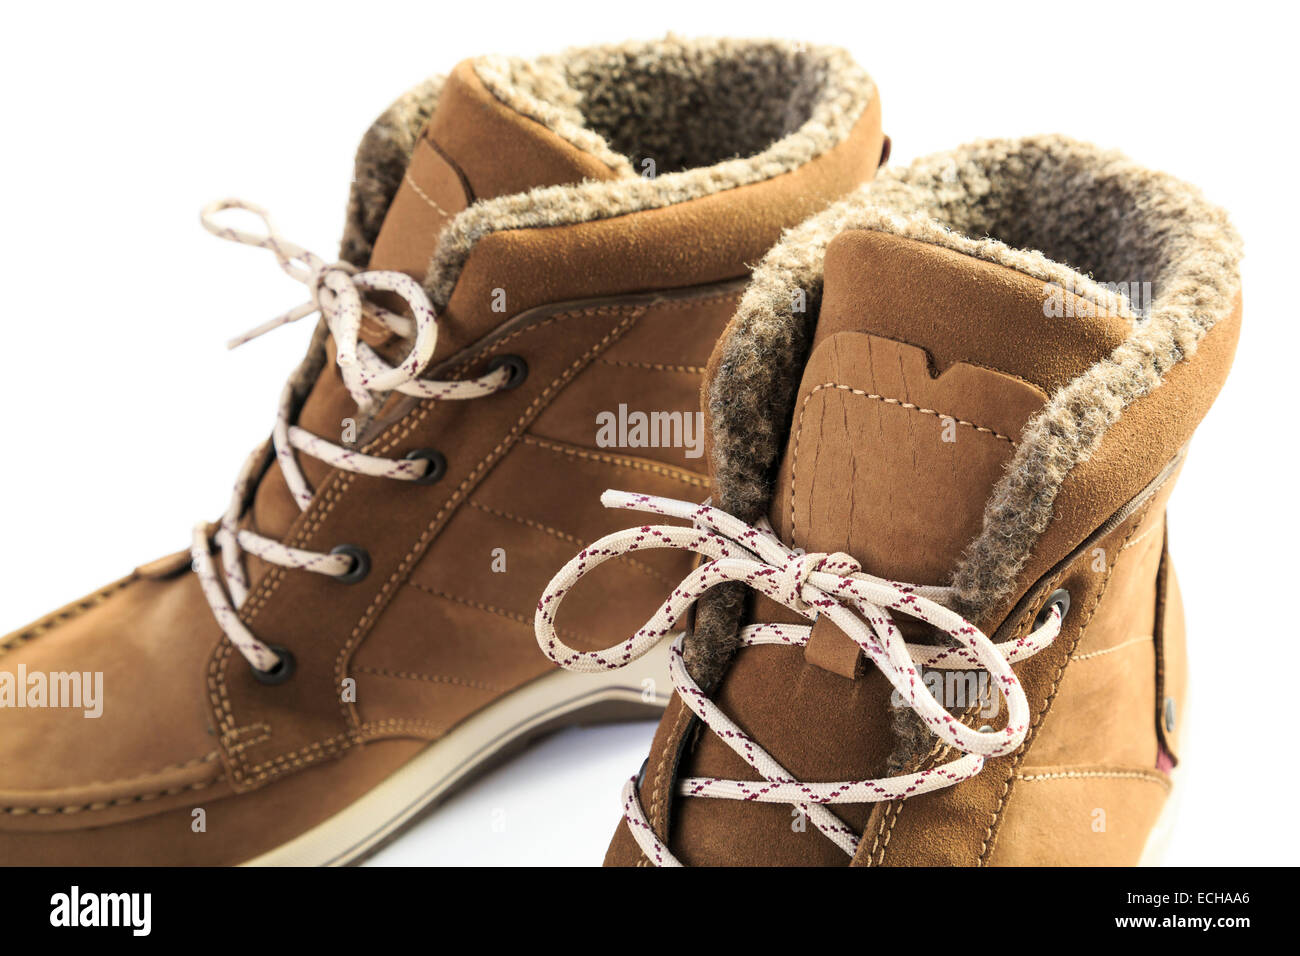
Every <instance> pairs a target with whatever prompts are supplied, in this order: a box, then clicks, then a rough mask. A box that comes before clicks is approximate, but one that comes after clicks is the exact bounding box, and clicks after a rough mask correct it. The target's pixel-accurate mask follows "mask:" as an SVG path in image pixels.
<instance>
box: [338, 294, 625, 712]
mask: <svg viewBox="0 0 1300 956" xmlns="http://www.w3.org/2000/svg"><path fill="white" fill-rule="evenodd" d="M643 313H644V310H643V309H641V308H639V307H624V308H621V309H610V308H606V307H598V308H593V309H586V310H581V311H578V312H572V313H567V314H565V316H564V318H566V319H567V318H572V317H574V316H579V315H593V314H599V315H613V316H618V315H621V316H623V320H622V321H621V322H619V323H618V324H617V325H616V326H615V327H614V328H612V329H610V330H609V331H608V332H607V333H606V334H605V335H604V336H603V337H602V338H601V339H600V341H598V342H597V343H596V344H595V345H593V346H592V347H591V348H589V349H587V351H585V352H584V353H583V354H582V355H580V356H579V357H578V358H577V359H575V360H574V361H573V362H572V363H571V364H570V365H569V366H568V368H566V369H565V370H564V371H562V372H561V373H560V374H559V375H558V376H556V378H555V379H553V380H552V381H551V383H550V384H549V385H547V386H546V388H544V389H543V390H542V391H541V392H540V393H539V394H538V395H537V397H536V398H535V399H533V401H532V402H530V403H529V404H528V407H527V408H525V409H524V411H523V414H521V415H520V416H519V418H518V420H517V421H516V422H515V424H514V426H513V427H512V428H511V429H510V431H509V432H507V433H506V436H505V437H504V438H503V439H501V441H499V442H498V443H497V445H496V447H494V448H493V449H492V450H491V451H490V452H488V454H487V455H486V456H484V457H483V458H482V459H481V460H480V461H479V463H478V464H477V465H475V466H474V468H473V470H472V471H470V473H469V474H468V475H466V476H465V478H464V479H463V480H462V481H461V483H460V484H459V485H458V486H457V488H456V490H455V491H454V492H453V493H452V494H451V496H450V497H449V498H448V499H447V501H446V502H444V503H443V505H442V507H441V508H439V509H438V512H437V514H435V515H434V516H433V518H432V520H430V522H429V523H428V525H427V526H426V527H425V529H424V531H423V533H421V535H420V537H419V539H418V540H417V541H416V542H415V544H414V545H412V547H411V549H410V550H409V551H408V552H407V553H406V557H404V558H403V559H402V561H401V563H399V564H398V566H397V568H396V569H395V570H394V571H393V573H392V574H391V575H390V576H389V578H388V581H387V582H385V584H384V586H383V588H381V589H380V592H379V594H377V595H376V596H375V598H374V600H373V601H371V603H370V606H369V607H368V608H367V609H366V611H365V613H364V614H363V615H362V617H361V620H360V621H358V622H357V625H356V627H354V628H353V630H352V633H351V635H350V636H349V637H348V640H347V641H346V642H345V643H344V645H343V647H342V648H340V650H339V653H338V656H337V657H336V659H335V674H336V677H337V678H338V679H339V680H340V681H341V680H342V679H343V676H344V673H345V665H346V662H347V660H348V658H349V656H350V655H351V652H352V650H353V648H354V647H355V646H356V644H357V643H358V642H359V641H360V638H361V636H362V635H363V633H365V631H368V629H369V626H370V624H371V623H373V621H374V620H375V619H376V618H377V617H378V614H379V611H380V610H382V609H383V607H385V606H386V605H387V602H388V600H389V599H390V598H391V595H392V594H393V593H394V592H395V589H396V586H397V585H398V584H399V583H400V582H401V581H402V580H404V579H405V578H406V576H407V575H408V574H409V573H410V570H411V568H413V567H414V565H415V563H416V561H418V559H419V557H420V556H422V555H423V553H424V551H425V549H426V548H427V546H428V544H429V542H430V541H432V540H433V538H434V537H435V536H436V534H437V532H438V531H439V530H440V529H441V527H442V522H443V518H444V517H445V516H447V515H449V514H450V513H451V512H452V511H454V510H455V509H456V508H457V507H459V505H460V502H461V499H462V498H464V497H465V495H466V492H467V490H468V489H469V488H470V487H472V486H473V485H474V484H476V483H477V481H478V480H479V479H480V478H481V477H482V475H484V474H486V473H487V471H488V468H489V467H490V466H491V465H492V464H495V463H496V461H497V460H498V459H499V458H500V457H502V456H503V455H504V454H505V451H506V450H507V449H508V448H509V447H511V446H512V445H513V444H515V442H517V441H518V440H519V438H520V436H521V435H523V430H524V428H525V426H526V425H527V423H528V422H529V421H531V420H532V419H533V418H534V417H535V416H536V415H537V414H539V413H540V411H541V409H542V408H543V407H544V406H545V405H547V404H548V403H549V402H550V400H551V399H552V397H553V396H554V394H555V393H556V392H557V391H558V390H559V388H560V387H562V386H563V385H564V384H565V383H567V382H568V381H569V380H571V379H572V378H573V376H574V375H576V374H577V373H578V371H579V370H580V369H581V368H583V367H584V366H585V365H587V363H588V362H589V361H590V360H591V359H592V358H593V357H595V356H596V355H598V354H599V353H600V352H602V351H604V350H605V349H606V348H607V347H608V346H609V344H610V343H611V342H614V341H615V340H617V339H618V338H620V337H621V336H622V335H624V334H625V333H626V332H627V330H628V329H629V328H631V327H632V325H633V324H634V323H635V322H636V320H637V319H639V318H640V317H641V315H642V314H643ZM559 319H560V317H559V316H556V317H554V318H553V319H552V320H548V321H559ZM539 325H540V324H539ZM538 327H539V326H534V327H532V329H530V331H532V330H535V329H536V328H538ZM517 334H522V330H521V332H520V333H517ZM508 338H509V337H507V338H506V339H502V340H501V341H499V342H497V343H496V345H495V346H494V348H493V349H492V350H491V351H492V352H497V351H498V350H499V349H500V347H501V346H502V345H504V344H505V342H506V341H508ZM480 358H481V356H480ZM468 364H469V363H468V362H467V363H466V364H465V365H464V366H462V367H468ZM432 407H433V401H426V402H425V403H424V408H425V409H426V410H427V409H431V408H432ZM394 441H396V439H395V440H394ZM453 600H454V598H453ZM344 714H345V719H347V720H348V721H349V722H350V723H351V724H352V725H353V726H356V724H357V722H358V721H357V719H356V718H355V716H354V714H353V712H352V710H351V709H350V708H348V707H347V706H344Z"/></svg>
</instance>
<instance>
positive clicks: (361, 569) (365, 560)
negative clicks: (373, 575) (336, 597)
mask: <svg viewBox="0 0 1300 956" xmlns="http://www.w3.org/2000/svg"><path fill="white" fill-rule="evenodd" d="M330 554H346V555H347V556H348V557H349V558H351V559H352V567H350V568H348V570H346V571H344V572H343V573H342V574H336V575H334V580H335V581H342V582H343V583H344V584H356V583H357V582H358V581H361V580H364V579H365V576H366V575H367V574H369V573H370V552H369V551H367V550H366V549H365V548H359V547H357V546H356V545H355V544H341V545H339V546H338V547H337V548H333V549H331V550H330Z"/></svg>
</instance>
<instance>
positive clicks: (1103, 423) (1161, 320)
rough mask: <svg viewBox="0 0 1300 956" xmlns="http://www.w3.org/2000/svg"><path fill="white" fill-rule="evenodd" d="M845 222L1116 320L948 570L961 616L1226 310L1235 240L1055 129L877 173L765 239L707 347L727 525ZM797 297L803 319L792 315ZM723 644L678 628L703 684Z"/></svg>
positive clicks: (779, 403)
mask: <svg viewBox="0 0 1300 956" xmlns="http://www.w3.org/2000/svg"><path fill="white" fill-rule="evenodd" d="M848 229H872V230H878V231H881V232H887V233H892V234H894V235H898V236H903V237H906V238H909V239H914V240H919V241H922V242H928V243H933V244H935V245H939V246H943V247H946V248H949V249H953V250H955V251H957V252H960V253H963V254H965V255H969V256H973V257H975V258H979V259H984V260H987V261H989V262H995V263H998V264H1000V265H1004V266H1007V267H1009V268H1011V269H1015V270H1018V271H1020V272H1023V273H1025V274H1027V275H1030V276H1033V277H1035V278H1037V279H1041V280H1042V281H1043V282H1045V283H1056V284H1059V285H1062V286H1064V287H1065V288H1068V289H1071V290H1073V291H1074V292H1075V293H1076V294H1077V295H1079V296H1081V297H1083V298H1084V299H1087V300H1090V301H1092V302H1094V303H1096V304H1097V306H1098V308H1100V309H1107V310H1111V311H1113V312H1114V313H1115V314H1117V315H1119V316H1121V317H1124V318H1128V319H1129V321H1130V322H1131V332H1130V334H1129V336H1128V338H1127V339H1126V340H1125V341H1124V342H1123V343H1122V344H1121V345H1119V346H1118V347H1117V348H1116V349H1115V350H1114V351H1113V352H1112V353H1111V354H1110V355H1108V356H1107V357H1106V358H1104V359H1102V360H1101V361H1099V362H1098V363H1097V364H1096V365H1094V366H1093V367H1091V368H1090V369H1088V370H1087V371H1086V372H1084V373H1083V374H1081V375H1080V376H1078V377H1077V378H1076V379H1074V380H1073V381H1071V382H1069V383H1067V384H1066V385H1064V386H1063V387H1062V388H1060V389H1059V390H1058V391H1057V392H1056V393H1055V394H1054V395H1052V396H1051V397H1050V399H1049V400H1048V402H1047V405H1046V406H1045V407H1044V408H1043V410H1042V411H1041V412H1040V413H1039V414H1038V415H1037V416H1035V417H1034V418H1033V419H1032V420H1031V421H1030V422H1029V424H1028V425H1027V426H1026V428H1025V431H1024V433H1023V435H1022V436H1021V439H1020V442H1019V447H1018V450H1017V452H1016V455H1015V457H1014V459H1013V460H1012V462H1011V464H1010V466H1009V468H1008V470H1007V472H1006V474H1005V475H1004V476H1003V478H1002V479H1001V480H1000V481H999V482H998V484H997V485H996V486H995V488H994V491H993V494H992V495H991V497H990V499H989V501H988V503H987V506H986V507H985V510H984V519H983V530H982V531H981V533H980V534H979V535H978V536H977V537H976V539H975V540H974V541H972V542H971V543H970V544H969V546H968V547H967V548H966V549H965V551H964V553H963V555H962V558H961V560H960V562H959V564H958V567H957V569H956V572H955V574H954V577H953V581H952V584H953V585H954V587H955V588H956V590H957V596H958V602H959V606H960V610H961V611H962V612H963V613H965V614H966V615H967V616H972V617H978V616H979V615H980V614H981V613H982V612H984V611H987V610H989V609H991V608H993V607H995V606H997V605H998V604H999V602H1000V601H1002V600H1003V599H1004V598H1006V597H1007V596H1008V595H1009V594H1010V593H1011V591H1012V590H1013V588H1014V586H1015V582H1016V579H1017V576H1018V574H1019V572H1020V570H1021V569H1022V568H1023V566H1024V564H1025V562H1026V560H1027V559H1028V557H1029V555H1030V553H1031V551H1032V550H1033V548H1034V546H1035V544H1036V543H1037V541H1038V539H1039V537H1040V535H1041V534H1042V533H1043V531H1044V530H1045V529H1046V527H1047V525H1048V523H1049V521H1050V520H1051V518H1052V512H1053V504H1054V502H1055V499H1056V495H1057V493H1058V492H1059V490H1060V488H1061V485H1062V484H1063V482H1064V481H1065V478H1066V476H1068V475H1069V474H1070V472H1071V470H1072V469H1073V468H1074V467H1075V466H1076V465H1077V464H1079V463H1080V462H1082V461H1084V460H1086V459H1087V458H1088V457H1089V455H1090V454H1091V453H1092V452H1093V450H1094V449H1096V448H1097V446H1098V444H1099V443H1100V442H1101V440H1102V438H1103V437H1104V436H1105V434H1106V431H1107V429H1109V428H1110V427H1111V426H1112V425H1113V424H1114V423H1115V422H1116V421H1117V420H1118V419H1119V417H1120V416H1121V415H1122V414H1123V412H1124V410H1125V409H1126V408H1127V407H1128V406H1129V405H1131V404H1132V403H1133V402H1134V401H1135V400H1137V399H1138V398H1141V397H1142V396H1144V395H1146V394H1148V393H1150V392H1151V391H1152V390H1153V389H1155V388H1157V387H1159V385H1160V383H1161V382H1162V381H1163V380H1164V378H1165V376H1166V375H1167V374H1168V372H1169V370H1170V369H1171V368H1172V367H1174V366H1175V365H1177V364H1178V363H1179V362H1183V361H1186V360H1187V359H1189V358H1190V357H1191V356H1192V355H1194V354H1195V352H1196V348H1197V345H1198V343H1199V342H1200V341H1201V339H1202V338H1203V337H1204V336H1205V334H1206V332H1208V331H1209V330H1210V329H1211V328H1213V327H1214V325H1215V324H1216V323H1217V322H1219V321H1220V320H1222V319H1224V318H1226V317H1227V316H1228V315H1230V314H1231V312H1232V309H1233V304H1234V299H1235V296H1236V294H1237V291H1238V289H1239V286H1240V278H1239V262H1240V257H1241V241H1240V238H1239V237H1238V235H1237V233H1236V231H1235V230H1234V229H1233V227H1232V225H1231V224H1230V223H1229V221H1228V217H1227V214H1226V213H1225V212H1224V211H1223V210H1221V209H1219V208H1218V207H1216V206H1213V205H1211V204H1210V203H1208V202H1207V201H1206V200H1205V199H1204V198H1203V197H1202V195H1201V193H1200V192H1199V191H1198V190H1197V189H1195V188H1194V187H1192V186H1190V185H1188V184H1186V183H1183V182H1181V181H1179V180H1177V179H1175V178H1173V177H1172V176H1169V175H1166V174H1164V173H1159V172H1154V171H1152V170H1149V169H1144V168H1143V167H1141V166H1138V165H1137V164H1135V163H1133V162H1131V161H1130V160H1128V159H1127V158H1125V157H1124V156H1123V155H1121V154H1119V153H1117V152H1112V151H1107V150H1102V149H1099V148H1097V147H1095V146H1091V145H1088V144H1086V143H1080V142H1077V141H1074V140H1070V139H1066V138H1064V137H1059V136H1040V137H1032V138H1027V139H1011V140H988V141H983V142H977V143H973V144H971V145H968V146H963V147H961V148H959V149H956V150H953V151H952V152H947V153H940V154H936V155H932V156H929V157H926V158H923V159H920V160H917V161H916V162H914V163H913V164H911V165H910V166H908V167H906V168H903V169H892V170H886V171H884V172H883V173H882V175H881V176H880V177H879V178H877V179H876V180H875V181H874V182H872V183H869V184H867V185H866V186H864V187H862V188H861V189H860V190H859V191H858V192H856V193H854V194H853V195H852V196H851V197H849V198H848V199H846V200H844V201H842V202H840V203H838V204H836V205H835V206H832V207H830V208H829V209H827V210H826V211H825V212H824V213H822V214H820V215H818V216H816V217H814V218H812V219H810V220H808V221H807V222H805V223H804V224H802V225H800V226H798V227H796V228H795V229H792V230H790V231H789V232H788V233H787V234H786V235H785V236H784V237H783V238H782V241H781V242H780V243H779V244H778V245H777V246H776V247H775V248H773V249H772V251H771V252H770V253H769V254H768V255H767V256H766V257H765V258H764V260H763V261H762V263H760V265H759V267H758V268H757V269H756V270H755V273H754V277H753V281H752V282H751V284H750V287H749V289H748V291H747V292H746V294H745V296H744V298H743V299H742V301H741V303H740V306H739V308H738V311H737V314H736V316H735V317H734V318H733V319H732V321H731V324H730V325H729V326H728V329H727V330H726V331H725V332H724V334H723V337H722V339H721V340H720V343H719V345H718V352H717V354H715V357H714V362H715V365H716V369H717V371H716V373H715V375H714V376H713V378H712V380H711V381H710V382H709V383H708V384H707V386H706V388H707V392H706V401H707V403H708V408H709V414H710V437H711V442H712V443H711V449H712V466H713V469H714V476H715V478H714V489H713V491H714V503H715V504H716V505H717V506H719V507H721V508H723V509H725V510H727V511H729V512H731V513H732V514H735V515H737V516H738V517H740V518H742V519H744V520H747V521H753V520H754V519H756V518H757V517H759V516H760V515H762V514H765V513H766V512H767V510H768V507H769V505H770V502H771V496H772V489H773V482H774V476H775V473H776V469H777V466H778V464H779V458H780V455H781V452H782V450H783V448H784V446H785V442H786V439H787V436H788V430H789V423H790V418H791V413H792V409H793V404H794V400H795V397H796V393H797V390H798V387H799V381H800V377H801V375H802V372H803V365H804V362H805V360H806V353H807V349H808V345H809V342H810V341H811V338H812V332H813V329H814V327H815V325H816V320H817V313H818V308H819V306H820V302H821V293H822V271H823V263H824V260H825V253H826V247H827V245H828V244H829V242H830V241H831V239H833V238H834V237H835V236H836V235H838V234H839V233H840V232H843V231H845V230H848ZM1132 282H1141V283H1148V282H1149V283H1150V284H1151V289H1152V297H1151V301H1150V303H1149V307H1147V308H1144V310H1143V311H1142V313H1141V314H1138V313H1137V312H1136V311H1135V310H1134V308H1133V307H1132V305H1131V304H1130V303H1129V302H1128V300H1127V298H1126V297H1125V296H1124V295H1123V294H1122V292H1117V291H1114V290H1115V288H1117V287H1122V286H1127V285H1128V284H1129V283H1132ZM800 291H802V292H803V293H804V297H805V300H806V309H805V311H802V312H795V311H794V307H793V303H795V302H797V301H799V298H800V297H799V296H798V295H797V293H798V292H800ZM733 642H734V627H732V628H727V627H721V626H719V627H716V628H713V629H712V633H710V634H699V633H697V634H696V635H695V639H694V641H693V643H694V646H693V647H692V648H690V653H689V654H688V660H690V661H691V662H692V664H693V673H694V672H698V676H697V680H699V681H700V683H701V684H702V685H707V684H708V683H710V682H711V681H712V680H713V679H716V677H717V676H718V674H720V673H721V668H722V667H725V661H726V659H727V658H728V657H729V656H730V653H731V650H732V648H733Z"/></svg>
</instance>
